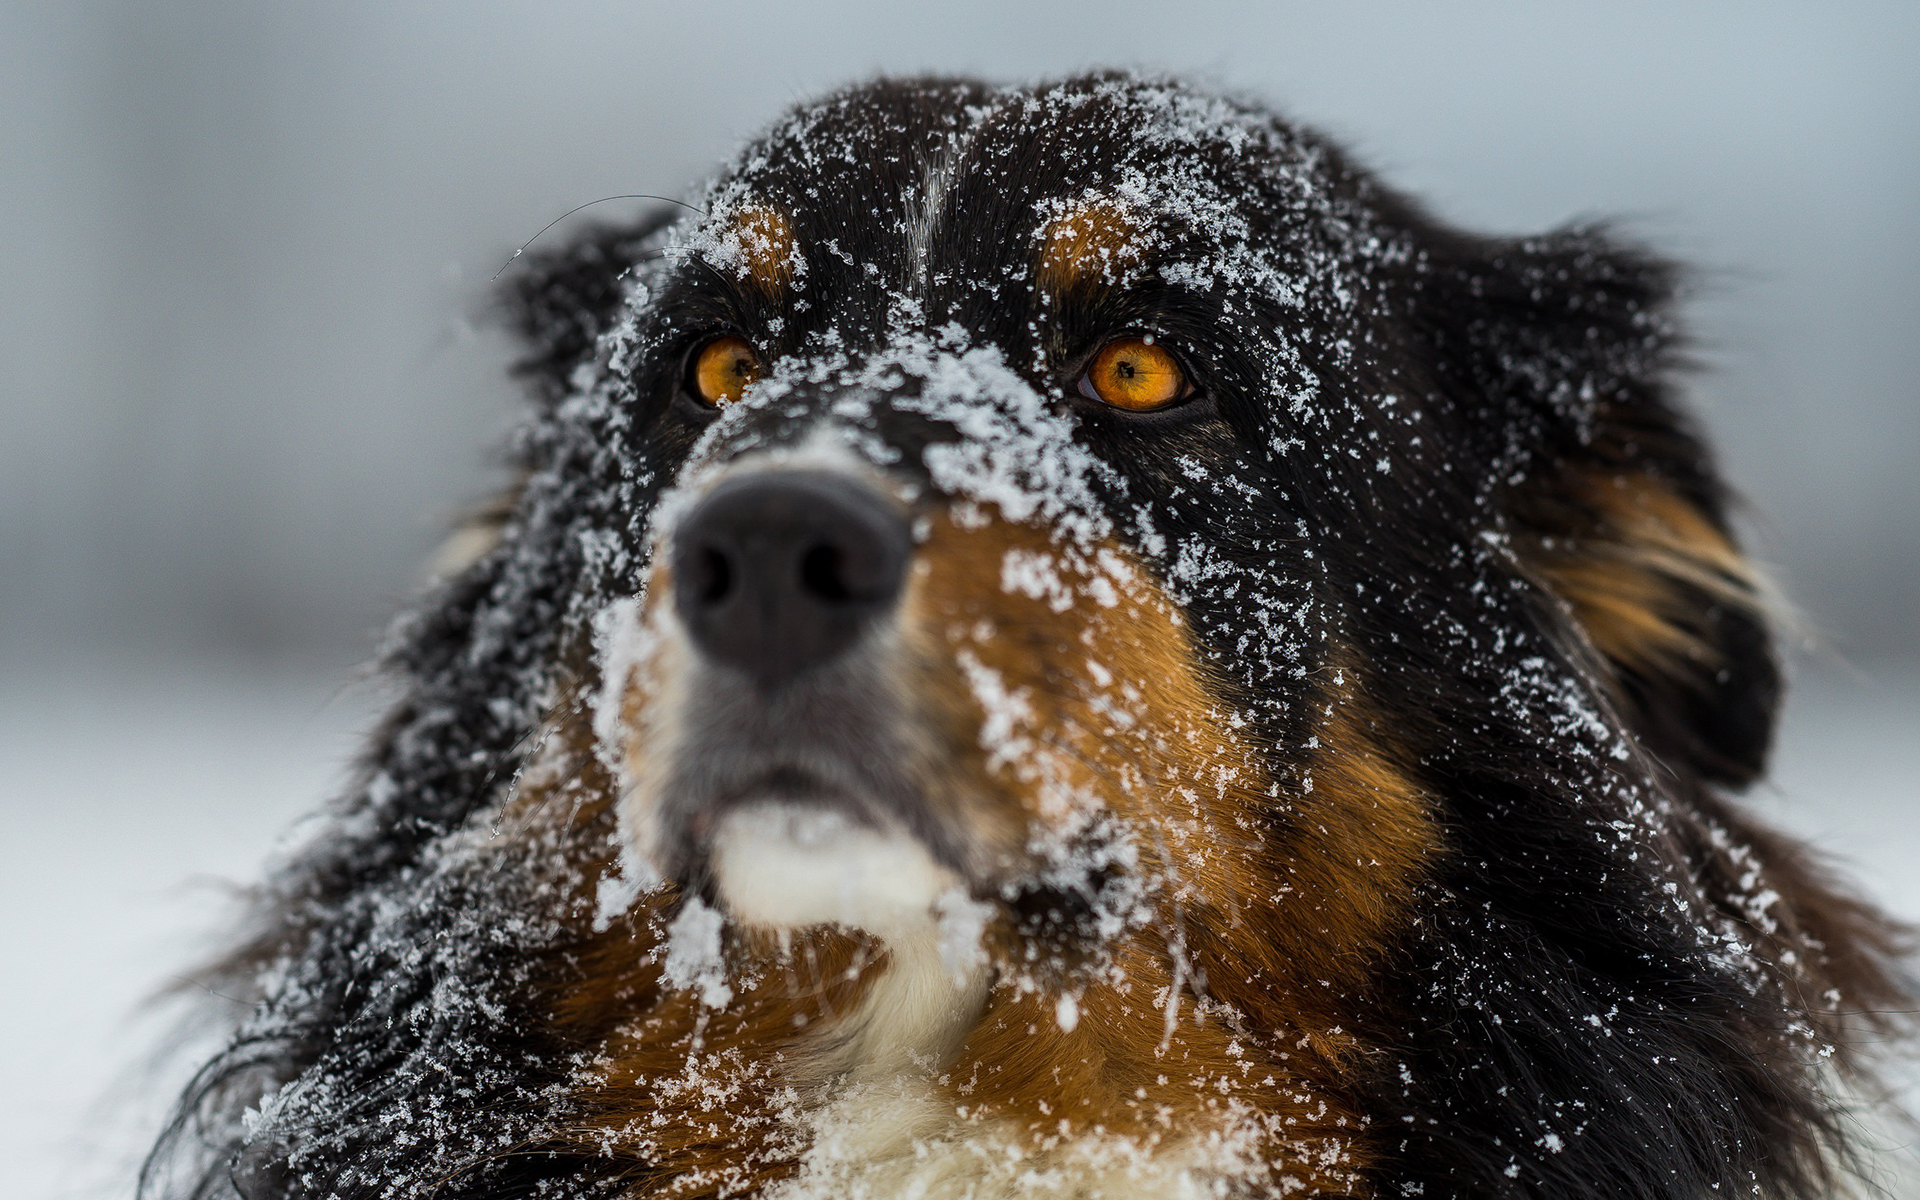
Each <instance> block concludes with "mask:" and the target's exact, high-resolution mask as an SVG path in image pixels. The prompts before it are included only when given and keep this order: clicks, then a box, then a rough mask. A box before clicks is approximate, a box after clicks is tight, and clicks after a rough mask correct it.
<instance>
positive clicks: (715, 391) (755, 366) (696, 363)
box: [687, 334, 760, 408]
mask: <svg viewBox="0 0 1920 1200" xmlns="http://www.w3.org/2000/svg"><path fill="white" fill-rule="evenodd" d="M687 376H688V383H689V385H690V386H691V388H692V390H693V394H694V395H696V396H698V397H699V398H700V399H702V400H705V401H706V402H707V403H708V404H711V405H713V406H714V407H715V408H719V407H721V406H723V405H727V404H732V403H733V402H734V401H735V400H738V399H739V398H740V395H741V393H743V392H745V391H746V390H747V386H748V385H749V384H751V383H753V381H754V380H756V379H758V378H760V357H759V355H757V354H755V353H754V352H753V347H752V346H750V345H748V344H747V339H745V338H743V337H740V336H739V335H738V334H727V335H725V336H723V337H717V338H714V339H713V340H712V341H710V342H708V343H707V344H706V345H704V346H702V347H700V349H699V351H698V352H696V353H695V354H694V356H693V362H692V364H691V365H690V366H689V368H688V371H687Z"/></svg>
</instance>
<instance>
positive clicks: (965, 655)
mask: <svg viewBox="0 0 1920 1200" xmlns="http://www.w3.org/2000/svg"><path fill="white" fill-rule="evenodd" d="M652 248H653V249H654V252H655V253H654V256H653V258H652V260H651V261H650V262H649V263H647V264H646V265H644V266H642V267H640V268H639V269H637V270H636V271H635V272H634V273H633V275H632V276H630V283H629V285H628V287H627V288H626V289H625V290H624V291H623V292H622V293H620V301H621V304H620V306H619V307H618V308H617V309H616V310H613V311H609V312H607V313H604V314H601V315H600V316H599V317H598V318H597V322H598V324H599V325H600V326H602V327H603V328H605V329H606V330H607V332H605V333H603V334H602V335H601V338H600V340H601V352H600V358H599V360H598V361H599V365H600V368H601V372H602V373H601V374H600V376H599V379H598V382H597V385H596V388H595V390H593V391H592V392H591V393H590V394H591V395H592V396H593V397H594V398H595V399H597V400H598V401H599V403H600V404H601V405H602V406H604V414H603V416H604V419H606V420H609V421H613V420H617V421H618V422H619V423H620V424H621V426H622V434H623V436H624V437H625V438H626V439H629V440H630V441H631V443H632V444H633V450H632V454H633V464H632V469H633V470H635V471H637V472H640V473H643V474H644V475H645V476H647V478H648V480H649V481H650V482H651V481H654V480H657V481H659V482H660V483H663V484H666V485H667V490H666V492H665V494H664V496H663V497H662V498H661V499H660V500H659V501H658V502H657V503H651V504H649V505H648V506H647V507H646V509H645V510H644V511H640V512H633V513H629V514H626V515H627V516H628V517H629V518H630V521H629V524H628V525H627V527H626V529H624V530H622V531H621V533H623V534H625V535H626V537H627V540H626V541H624V542H622V543H621V544H620V546H619V550H620V552H621V553H622V554H623V555H625V556H627V558H628V560H629V561H631V562H632V563H633V564H634V566H633V568H632V571H633V576H632V582H633V584H634V585H635V586H634V588H633V590H634V592H636V593H637V594H638V595H639V596H641V597H643V598H642V599H638V600H635V601H633V602H630V603H616V604H615V605H614V606H613V607H611V608H610V609H608V610H607V611H606V612H605V613H604V614H603V615H602V617H601V620H600V627H599V638H600V645H599V651H600V666H601V669H602V671H603V673H604V676H605V678H604V681H603V684H604V686H603V690H602V692H601V695H600V697H599V705H600V713H599V721H600V734H601V736H602V738H603V740H604V741H605V743H606V746H607V748H608V749H609V752H610V754H611V755H612V757H613V758H614V759H616V760H617V765H618V767H619V769H620V771H621V772H622V773H623V775H624V777H625V780H626V782H627V783H628V785H629V791H628V795H627V798H626V800H625V801H624V812H623V816H624V819H625V828H626V831H627V834H628V836H629V837H630V838H631V839H633V841H634V842H635V843H636V845H637V846H638V848H639V849H640V850H641V851H642V854H643V856H644V858H645V859H646V860H648V861H649V862H650V863H651V864H652V865H653V866H654V867H655V868H656V869H657V870H658V871H659V872H661V873H662V874H664V875H665V876H667V877H669V878H670V879H672V880H673V881H675V882H677V883H679V884H680V885H682V887H685V888H688V889H690V890H691V891H693V892H694V893H696V894H698V895H700V896H701V897H703V898H704V899H706V900H709V901H712V902H713V903H715V904H717V905H718V906H719V907H721V908H722V909H724V910H726V911H727V912H729V913H730V914H732V915H733V916H734V917H736V918H738V919H740V920H742V921H744V922H746V923H749V924H757V925H771V926H790V925H809V924H816V923H819V922H823V921H824V922H844V923H848V924H853V925H859V926H863V927H874V926H878V925H887V924H890V923H895V922H898V921H901V920H906V919H909V918H913V919H919V918H921V917H924V916H925V915H926V914H927V913H929V912H932V911H935V910H936V909H938V908H939V907H940V905H941V904H942V903H943V900H958V899H960V898H965V899H966V900H969V901H972V902H979V903H987V904H990V905H992V906H994V907H995V909H996V910H997V911H998V912H1000V913H1002V914H1003V915H1005V916H1006V917H1007V918H1008V920H1009V921H1010V922H1011V931H1012V932H1011V936H1012V937H1014V938H1015V939H1016V940H1022V941H1028V942H1031V941H1034V940H1036V939H1038V940H1045V941H1049V946H1048V950H1047V953H1046V954H1042V955H1040V957H1043V958H1046V957H1050V956H1051V955H1052V952H1053V951H1054V950H1066V951H1069V952H1072V951H1076V950H1086V949H1088V948H1090V946H1089V945H1088V943H1090V942H1098V941H1100V940H1101V939H1110V938H1111V937H1112V936H1113V935H1114V934H1115V933H1116V932H1117V931H1118V930H1121V929H1125V928H1129V927H1131V926H1133V925H1134V924H1137V923H1140V922H1142V921H1146V920H1148V919H1149V917H1150V914H1153V913H1156V912H1161V910H1163V909H1164V908H1165V907H1166V906H1167V905H1169V904H1175V905H1178V906H1180V907H1182V908H1185V909H1190V910H1206V911H1209V912H1212V913H1215V914H1217V915H1218V918H1219V919H1220V920H1223V921H1231V920H1240V919H1244V913H1246V912H1248V911H1252V912H1258V913H1260V914H1262V920H1265V921H1273V922H1277V923H1278V925H1279V926H1281V927H1287V926H1289V925H1290V924H1291V925H1295V926H1297V927H1296V928H1292V929H1291V930H1290V931H1288V932H1287V934H1286V936H1284V937H1282V938H1280V939H1279V940H1280V941H1281V942H1282V943H1283V944H1284V946H1285V951H1284V957H1285V958H1286V960H1287V962H1288V963H1290V964H1294V965H1297V966H1298V967H1299V969H1300V971H1301V972H1302V973H1303V974H1304V975H1311V976H1312V977H1313V978H1325V977H1326V976H1327V975H1328V973H1329V972H1336V973H1342V969H1341V968H1340V966H1339V965H1340V964H1347V966H1346V968H1344V973H1345V974H1351V973H1352V971H1353V970H1355V969H1358V968H1359V966H1360V965H1361V964H1364V963H1365V962H1367V961H1368V960H1369V959H1370V958H1372V957H1376V954H1375V951H1374V948H1373V944H1374V943H1375V942H1376V941H1377V940H1378V939H1379V938H1381V937H1382V936H1384V935H1385V934H1386V933H1387V932H1388V931H1390V930H1392V929H1394V928H1396V927H1397V923H1398V922H1399V921H1400V920H1401V917H1402V913H1403V912H1404V910H1405V908H1406V906H1407V905H1408V904H1409V903H1410V901H1411V896H1412V890H1413V888H1414V887H1415V885H1416V883H1417V882H1418V881H1419V880H1420V879H1421V878H1422V877H1423V875H1424V873H1425V872H1426V871H1427V870H1428V869H1429V867H1430V865H1431V863H1432V861H1433V858H1434V856H1435V855H1436V854H1437V853H1438V852H1439V850H1440V848H1441V846H1442V844H1443V842H1444V841H1445V837H1444V834H1443V829H1444V827H1445V825H1446V824H1447V823H1448V822H1449V821H1450V820H1456V819H1458V814H1450V813H1446V812H1444V811H1443V810H1442V808H1441V807H1440V805H1438V804H1437V803H1436V800H1435V797H1434V795H1433V792H1434V790H1435V781H1433V780H1430V779H1426V778H1423V777H1422V776H1423V775H1424V774H1425V772H1423V771H1422V770H1421V769H1420V764H1421V763H1423V762H1429V763H1431V762H1433V761H1435V760H1436V759H1437V758H1442V757H1444V756H1447V755H1449V754H1450V753H1453V752H1454V751H1456V750H1457V747H1455V746H1454V745H1453V743H1456V742H1457V741H1458V740H1460V739H1462V738H1465V739H1468V740H1470V741H1471V742H1472V743H1473V744H1474V745H1475V746H1476V747H1485V746H1488V745H1489V744H1491V745H1493V746H1497V747H1499V749H1500V751H1501V752H1509V753H1521V754H1539V753H1542V752H1543V748H1542V747H1539V746H1536V745H1534V743H1536V742H1542V743H1545V746H1544V753H1546V754H1547V755H1550V756H1551V757H1552V758H1554V759H1568V758H1569V757H1570V756H1576V757H1577V756H1579V755H1582V754H1584V756H1585V757H1584V760H1583V762H1584V764H1585V765H1583V766H1581V767H1580V768H1579V775H1578V776H1577V777H1575V778H1569V779H1568V780H1567V783H1568V784H1569V785H1570V786H1571V787H1574V788H1577V789H1579V790H1582V791H1584V792H1589V793H1591V792H1600V793H1611V792H1615V791H1618V790H1620V787H1621V785H1620V783H1619V780H1620V778H1621V777H1622V775H1623V774H1631V772H1630V771H1629V770H1627V768H1626V767H1624V766H1623V765H1621V764H1624V763H1626V762H1627V761H1628V760H1629V759H1631V758H1632V757H1633V756H1634V755H1636V754H1638V753H1640V752H1641V751H1642V749H1643V748H1644V747H1645V746H1646V745H1647V744H1649V743H1650V742H1651V743H1657V744H1656V745H1655V746H1654V748H1655V749H1656V750H1657V751H1658V752H1661V753H1677V754H1679V755H1680V756H1682V757H1681V764H1680V765H1681V766H1683V767H1684V768H1685V769H1686V770H1687V771H1689V772H1691V773H1695V774H1704V775H1707V776H1713V777H1719V778H1745V777H1747V776H1749V775H1751V774H1752V773H1753V772H1755V771H1756V770H1757V769H1758V767H1759V764H1760V761H1761V758H1762V756H1763V754H1764V750H1765V745H1766V738H1767V730H1768V727H1769V723H1770V716H1771V707H1772V702H1773V679H1772V673H1771V665H1770V659H1769V658H1768V654H1767V646H1766V639H1765V634H1764V631H1763V628H1762V627H1761V625H1760V624H1759V623H1758V622H1757V621H1756V620H1755V617H1754V613H1753V608H1752V605H1751V591H1750V589H1749V586H1748V584H1747V582H1746V577H1745V575H1744V571H1743V567H1742V564H1741V561H1740V559H1739V557H1738V555H1737V554H1736V553H1735V552H1734V551H1733V549H1732V547H1731V544H1730V542H1729V541H1728V538H1727V536H1726V534H1725V531H1724V527H1723V523H1722V517H1721V513H1720V502H1719V497H1718V495H1717V492H1716V490H1715V488H1716V485H1715V484H1714V482H1713V480H1712V477H1711V475H1710V473H1709V471H1708V469H1707V467H1706V465H1705V463H1704V461H1703V457H1702V455H1701V454H1700V452H1699V449H1698V447H1697V446H1696V445H1695V443H1694V442H1693V441H1692V440H1691V439H1690V438H1689V437H1688V436H1687V434H1686V433H1685V432H1684V431H1683V430H1682V429H1681V428H1680V427H1679V425H1678V423H1677V421H1676V420H1675V419H1674V417H1673V415H1672V413H1671V411H1670V410H1669V409H1668V408H1667V406H1666V404H1665V401H1664V397H1663V394H1662V384H1661V382H1660V379H1659V374H1660V371H1661V369H1662V367H1663V365H1664V361H1663V360H1664V357H1665V354H1666V351H1667V345H1668V342H1669V340H1670V330H1669V328H1668V325H1667V323H1666V320H1665V318H1664V317H1663V316H1662V315H1661V306H1662V304H1663V303H1664V301H1665V300H1666V287H1667V281H1666V276H1665V273H1664V271H1663V270H1662V269H1661V268H1659V267H1658V266H1656V265H1654V264H1651V263H1649V262H1647V261H1645V260H1643V259H1641V258H1639V257H1636V256H1634V255H1631V254H1628V253H1625V252H1622V251H1620V250H1618V249H1615V248H1614V247H1612V246H1609V245H1608V244H1606V243H1605V242H1604V241H1603V240H1601V239H1600V238H1599V237H1597V236H1596V235H1591V234H1569V235H1565V236H1562V237H1559V238H1555V239H1548V240H1545V241H1541V242H1533V243H1486V242H1479V241H1470V240H1466V239H1459V238H1452V239H1443V238H1436V237H1435V236H1433V234H1432V232H1431V230H1430V229H1428V228H1427V226H1426V225H1425V224H1424V222H1423V221H1422V219H1421V218H1420V217H1419V215H1418V214H1417V213H1415V212H1414V211H1412V210H1411V209H1410V208H1409V207H1408V206H1407V205H1405V204H1404V203H1402V202H1400V201H1399V200H1397V199H1396V198H1395V197H1393V196H1391V195H1390V194H1387V193H1384V192H1383V191H1381V190H1380V189H1379V188H1378V187H1377V186H1376V185H1373V184H1372V183H1370V182H1369V181H1368V180H1366V179H1365V178H1364V177H1363V176H1360V175H1359V174H1357V173H1356V172H1355V171H1353V170H1352V169H1350V168H1349V167H1348V166H1347V165H1346V164H1345V163H1344V162H1343V161H1342V160H1341V159H1340V158H1339V156H1337V155H1336V154H1334V153H1333V152H1332V151H1330V150H1329V149H1328V148H1327V147H1325V146H1324V145H1323V144H1321V143H1318V142H1316V141H1314V140H1313V139H1311V138H1309V137H1307V136H1304V135H1302V134H1299V133H1297V132H1295V131H1293V130H1291V129H1289V128H1288V127H1286V126H1284V125H1282V124H1279V123H1277V122H1276V121H1274V120H1273V119H1272V118H1271V117H1270V116H1268V115H1266V114H1264V113H1260V112H1257V111H1253V110H1249V109H1244V108H1240V107H1236V106H1234V105H1232V104H1230V103H1227V102H1223V101H1220V100H1217V99H1213V98H1207V97H1200V96H1196V95H1193V94H1190V93H1187V92H1185V91H1182V90H1179V89H1177V88H1172V87H1166V86H1160V85H1155V84H1140V83H1137V82H1133V81H1127V80H1120V79H1094V80H1087V81H1083V82H1079V83H1075V84H1071V85H1067V86H1064V87H1057V88H1052V89H1048V90H1045V91H1043V92H1039V93H1034V94H1029V95H1025V96H1023V97H1021V98H1020V99H1019V101H1018V102H1014V101H1012V100H1010V99H1009V98H1007V97H1005V96H993V95H989V94H987V93H985V92H983V91H980V90H978V89H975V88H971V87H968V86H964V85H957V84H956V85H948V84H914V85H883V86H879V87H872V88H865V89H861V90H858V91H856V92H852V93H848V94H846V95H844V96H841V97H839V98H837V99H834V100H830V101H828V102H826V103H824V104H821V105H818V106H816V107H813V108H809V109H807V110H806V111H805V112H803V113H802V114H800V115H798V116H797V117H795V118H794V119H792V120H791V121H789V122H788V123H787V124H785V125H783V126H782V127H780V128H778V129H776V130H775V131H774V132H773V133H772V134H771V135H769V136H768V137H767V138H766V139H765V140H764V141H762V142H760V143H757V144H756V145H754V146H753V147H752V148H751V149H750V150H749V151H748V152H747V153H746V154H745V155H744V156H743V158H742V160H741V162H740V164H739V165H738V166H737V167H736V169H735V170H734V171H733V172H732V173H731V174H730V175H728V176H727V177H726V178H725V179H724V181H723V182H722V183H720V184H719V185H718V186H717V187H716V188H715V189H714V191H713V192H712V194H711V197H710V199H709V202H708V205H707V207H706V211H705V212H703V213H701V214H700V215H698V216H697V217H694V218H689V219H687V220H684V221H682V222H681V223H680V224H679V225H677V226H676V227H674V228H673V229H672V230H671V231H670V232H668V233H666V234H664V235H662V236H660V237H659V238H657V239H656V242H655V243H654V244H653V246H652ZM636 535H638V536H636ZM641 537H644V540H641ZM1656 710H1657V713H1658V717H1657V719H1654V720H1647V719H1642V718H1644V717H1651V716H1653V715H1654V713H1655V711H1656ZM1462 765H1463V766H1464V764H1462ZM1568 769H1569V770H1571V767H1569V768H1568ZM1287 913H1293V914H1296V915H1297V916H1298V918H1299V919H1298V920H1297V921H1291V922H1290V920H1289V918H1288V917H1287V916H1286V915H1285V914H1287ZM1229 914H1235V915H1232V916H1230V915H1229ZM1306 914H1312V915H1311V916H1308V915H1306ZM1203 924H1204V922H1203ZM1026 950H1027V951H1028V952H1029V953H1031V952H1034V951H1035V947H1034V946H1032V945H1029V946H1027V947H1026ZM1276 969H1281V967H1280V966H1279V965H1276Z"/></svg>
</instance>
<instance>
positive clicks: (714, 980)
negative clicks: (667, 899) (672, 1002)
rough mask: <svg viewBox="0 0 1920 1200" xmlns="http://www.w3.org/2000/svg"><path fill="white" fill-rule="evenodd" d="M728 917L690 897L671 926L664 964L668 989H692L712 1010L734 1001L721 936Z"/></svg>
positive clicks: (663, 968)
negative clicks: (722, 950)
mask: <svg viewBox="0 0 1920 1200" xmlns="http://www.w3.org/2000/svg"><path fill="white" fill-rule="evenodd" d="M726 924H727V921H726V918H725V917H724V916H722V915H721V914H720V913H718V912H716V911H714V910H713V909H711V908H709V907H707V905H706V903H705V902H704V901H702V900H701V899H700V898H699V897H698V896H689V897H688V898H687V899H686V901H685V902H684V903H683V904H682V905H681V906H680V911H679V913H678V914H676V915H675V916H674V918H673V921H672V922H671V923H670V924H669V925H668V926H667V952H666V955H665V956H664V957H663V958H662V959H661V962H660V978H661V980H662V981H663V982H665V983H666V985H667V986H668V987H674V988H683V989H692V990H693V991H695V992H697V993H699V996H700V1002H701V1003H702V1004H704V1005H706V1006H707V1007H708V1008H725V1007H726V1006H727V1004H728V1003H729V1002H730V1001H732V999H733V988H732V986H730V985H729V984H728V983H727V960H726V957H725V955H723V954H722V953H721V947H720V935H721V932H722V931H723V930H724V929H725V928H726Z"/></svg>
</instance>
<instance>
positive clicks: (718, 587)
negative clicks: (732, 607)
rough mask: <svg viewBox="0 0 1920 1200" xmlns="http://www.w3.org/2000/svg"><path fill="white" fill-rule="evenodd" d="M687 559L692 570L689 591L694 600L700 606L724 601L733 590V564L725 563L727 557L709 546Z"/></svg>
mask: <svg viewBox="0 0 1920 1200" xmlns="http://www.w3.org/2000/svg"><path fill="white" fill-rule="evenodd" d="M688 558H689V565H690V566H691V567H692V568H693V579H691V580H690V581H689V582H690V584H691V585H692V586H691V588H690V589H689V590H690V591H691V592H692V594H693V596H694V598H695V599H696V600H697V601H699V602H700V603H701V604H718V603H719V602H720V601H722V600H725V599H726V598H727V593H728V592H730V591H732V590H733V564H731V563H729V562H728V561H727V556H726V555H724V554H722V553H721V552H720V551H718V550H715V549H713V548H712V547H710V546H709V547H706V548H704V549H702V550H700V551H699V552H698V553H695V554H692V555H689V556H688Z"/></svg>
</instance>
